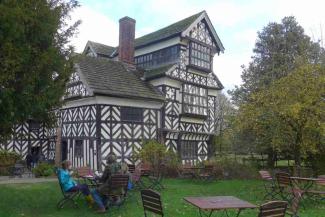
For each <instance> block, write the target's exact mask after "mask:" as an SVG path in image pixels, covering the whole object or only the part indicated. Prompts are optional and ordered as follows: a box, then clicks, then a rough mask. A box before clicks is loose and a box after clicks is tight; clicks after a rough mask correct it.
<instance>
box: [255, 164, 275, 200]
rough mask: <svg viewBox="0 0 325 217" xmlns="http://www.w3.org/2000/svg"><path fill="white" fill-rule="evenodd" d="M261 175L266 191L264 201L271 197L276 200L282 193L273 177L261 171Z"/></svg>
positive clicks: (267, 172)
mask: <svg viewBox="0 0 325 217" xmlns="http://www.w3.org/2000/svg"><path fill="white" fill-rule="evenodd" d="M259 174H260V176H261V178H262V180H263V184H264V189H265V192H266V194H265V195H264V198H263V199H264V200H265V199H266V198H268V197H270V198H271V199H274V198H275V197H276V196H277V195H279V193H280V192H279V191H278V189H277V186H276V183H275V181H274V179H273V177H272V176H271V174H270V173H269V171H267V170H260V171H259Z"/></svg>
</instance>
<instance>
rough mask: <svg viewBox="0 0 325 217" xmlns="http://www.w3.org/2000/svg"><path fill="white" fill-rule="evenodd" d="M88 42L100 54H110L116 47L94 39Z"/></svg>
mask: <svg viewBox="0 0 325 217" xmlns="http://www.w3.org/2000/svg"><path fill="white" fill-rule="evenodd" d="M88 43H89V44H90V45H91V47H92V48H93V49H94V51H95V53H96V54H100V55H106V56H110V55H111V54H112V53H113V52H114V51H115V49H116V48H115V47H111V46H108V45H105V44H101V43H97V42H94V41H88Z"/></svg>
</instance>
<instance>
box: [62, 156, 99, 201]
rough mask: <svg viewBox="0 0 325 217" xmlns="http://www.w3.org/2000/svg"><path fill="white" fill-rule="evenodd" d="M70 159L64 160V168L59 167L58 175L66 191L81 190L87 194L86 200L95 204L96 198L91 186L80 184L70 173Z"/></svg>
mask: <svg viewBox="0 0 325 217" xmlns="http://www.w3.org/2000/svg"><path fill="white" fill-rule="evenodd" d="M70 166H71V163H70V161H63V162H62V169H59V171H58V176H59V179H60V182H61V185H62V187H63V190H64V191H65V192H74V191H81V192H82V194H83V195H84V196H85V198H86V201H87V202H88V204H90V205H91V204H93V203H94V200H93V197H92V196H91V194H90V191H89V188H88V186H87V185H85V184H78V183H77V182H76V181H75V180H73V178H72V177H71V175H70V171H69V169H70Z"/></svg>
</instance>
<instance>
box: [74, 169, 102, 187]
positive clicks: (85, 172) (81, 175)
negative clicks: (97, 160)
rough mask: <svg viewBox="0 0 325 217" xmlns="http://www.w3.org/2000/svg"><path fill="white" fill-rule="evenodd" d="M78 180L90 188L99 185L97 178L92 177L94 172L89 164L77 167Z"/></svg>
mask: <svg viewBox="0 0 325 217" xmlns="http://www.w3.org/2000/svg"><path fill="white" fill-rule="evenodd" d="M76 175H77V182H78V183H82V184H86V185H87V186H88V187H90V188H94V187H97V186H98V183H97V182H96V179H95V178H93V179H91V178H90V177H94V173H93V171H92V169H91V168H90V167H89V166H84V167H78V168H76Z"/></svg>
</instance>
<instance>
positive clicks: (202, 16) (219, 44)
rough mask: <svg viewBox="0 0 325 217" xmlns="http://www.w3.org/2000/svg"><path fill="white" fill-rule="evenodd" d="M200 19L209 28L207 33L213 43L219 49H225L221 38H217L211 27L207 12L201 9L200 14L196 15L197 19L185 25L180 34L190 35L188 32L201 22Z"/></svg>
mask: <svg viewBox="0 0 325 217" xmlns="http://www.w3.org/2000/svg"><path fill="white" fill-rule="evenodd" d="M202 21H204V24H206V26H207V28H208V30H209V33H210V35H211V37H212V39H213V41H214V43H215V44H216V46H217V47H218V49H219V51H221V52H223V51H224V50H225V48H224V46H223V44H222V42H221V40H220V38H219V36H218V34H217V32H216V30H215V29H214V27H213V25H212V23H211V21H210V18H209V16H208V14H207V13H206V12H205V11H203V12H202V13H201V14H200V16H199V17H197V19H196V20H195V21H193V22H192V23H191V25H189V26H188V27H187V29H186V30H184V31H183V32H182V36H183V37H186V36H190V34H191V32H192V31H193V29H194V28H196V27H197V26H198V24H199V23H200V22H202Z"/></svg>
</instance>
